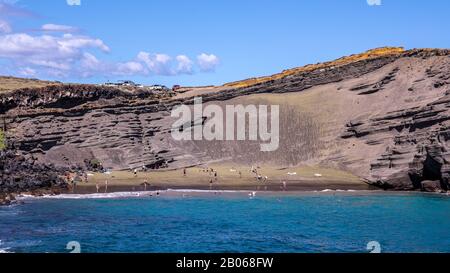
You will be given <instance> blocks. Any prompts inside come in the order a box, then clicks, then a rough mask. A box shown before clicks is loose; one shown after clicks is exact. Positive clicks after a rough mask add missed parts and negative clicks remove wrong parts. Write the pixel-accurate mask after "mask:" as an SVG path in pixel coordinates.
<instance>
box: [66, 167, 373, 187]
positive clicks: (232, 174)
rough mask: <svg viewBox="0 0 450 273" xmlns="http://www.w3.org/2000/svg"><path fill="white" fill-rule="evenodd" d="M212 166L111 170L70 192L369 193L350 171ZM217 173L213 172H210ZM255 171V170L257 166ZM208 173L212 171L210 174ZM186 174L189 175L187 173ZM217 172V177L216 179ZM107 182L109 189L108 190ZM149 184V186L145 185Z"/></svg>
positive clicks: (91, 178) (318, 168) (94, 174)
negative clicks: (168, 190)
mask: <svg viewBox="0 0 450 273" xmlns="http://www.w3.org/2000/svg"><path fill="white" fill-rule="evenodd" d="M251 168H252V166H233V165H226V164H221V165H210V166H207V168H206V166H205V167H192V168H186V169H175V170H165V171H147V172H142V171H138V172H137V173H136V174H135V173H134V171H111V172H106V173H89V174H88V182H87V183H86V182H82V183H78V184H77V185H76V187H71V189H70V190H69V192H70V193H74V194H89V193H96V192H97V186H98V188H99V189H98V192H99V193H104V192H105V191H106V192H129V191H154V190H167V189H196V190H251V191H314V190H326V189H330V190H370V189H372V188H371V187H370V186H369V185H367V184H366V183H365V182H364V181H362V180H361V179H359V178H358V177H355V176H353V175H351V174H349V173H347V172H343V171H338V170H334V169H327V168H321V167H311V166H303V167H293V168H274V167H268V166H261V167H260V168H258V169H257V172H258V176H260V179H259V180H258V179H257V178H256V177H257V175H256V174H255V173H254V172H251ZM211 169H212V170H214V172H212V171H211ZM255 169H256V167H255ZM207 170H209V171H207ZM184 172H186V174H185V173H184ZM215 173H217V176H215ZM106 181H108V182H107V184H108V188H107V189H106ZM146 183H147V185H146Z"/></svg>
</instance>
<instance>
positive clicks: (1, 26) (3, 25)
mask: <svg viewBox="0 0 450 273" xmlns="http://www.w3.org/2000/svg"><path fill="white" fill-rule="evenodd" d="M11 31H12V29H11V26H10V25H9V23H8V22H6V21H4V20H1V19H0V33H10V32H11Z"/></svg>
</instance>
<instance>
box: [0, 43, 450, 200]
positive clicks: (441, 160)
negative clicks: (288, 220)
mask: <svg viewBox="0 0 450 273" xmlns="http://www.w3.org/2000/svg"><path fill="white" fill-rule="evenodd" d="M449 54H450V53H449V51H447V50H410V51H401V50H398V49H392V50H382V53H381V52H380V53H377V54H374V53H371V54H366V55H363V57H359V56H357V58H356V57H354V58H353V59H352V58H350V59H346V60H345V61H337V62H330V63H327V64H326V65H317V66H316V67H313V68H311V69H298V70H292V71H295V72H293V73H287V74H286V75H284V76H280V77H278V76H277V77H273V78H270V77H266V78H264V79H263V80H257V81H246V82H244V83H233V84H230V85H227V86H224V87H218V88H211V89H210V90H209V91H208V92H203V91H202V93H201V96H202V97H203V101H204V102H206V103H214V104H218V105H221V106H224V105H226V104H241V103H243V104H253V103H257V104H259V103H263V104H279V105H280V108H281V119H280V123H281V124H280V129H281V131H280V134H281V136H280V137H281V139H280V141H281V142H280V149H279V151H278V152H275V153H273V154H267V153H262V152H260V151H259V145H258V143H256V144H255V143H254V144H251V143H239V142H232V143H230V142H204V141H197V142H196V141H184V142H178V141H174V140H173V139H172V137H171V134H170V130H171V126H172V124H173V121H174V119H173V118H171V117H170V111H171V109H172V108H173V107H175V106H177V105H179V104H181V103H184V104H192V103H193V97H194V96H195V95H199V93H198V92H197V90H195V88H194V89H192V90H191V91H188V92H187V93H185V94H183V96H175V97H172V96H171V95H170V94H154V93H152V92H124V91H121V90H116V89H111V88H105V87H99V86H91V85H60V86H49V87H44V88H40V89H39V88H38V89H36V88H34V89H25V90H17V91H12V92H9V93H6V94H0V112H1V113H2V117H1V118H2V119H1V120H0V121H1V122H2V125H3V126H4V127H5V129H6V130H7V135H8V136H9V141H10V143H11V144H12V146H13V147H14V148H15V149H16V150H17V151H18V153H20V154H24V155H31V156H33V158H36V161H37V162H40V163H46V164H53V165H54V166H56V167H59V168H73V169H74V168H87V167H88V165H89V164H88V163H89V162H91V161H92V160H99V161H100V162H102V164H103V165H104V167H106V168H111V169H116V170H122V169H130V168H137V167H142V166H146V167H147V168H154V169H156V168H177V167H183V166H192V165H196V164H201V163H207V162H210V161H220V160H228V161H230V160H231V161H236V162H239V163H248V164H252V163H270V164H275V165H277V166H280V167H283V166H291V165H299V164H325V165H329V166H332V167H335V168H339V169H344V170H347V171H350V172H352V173H354V174H356V175H358V176H360V177H362V178H364V179H366V180H367V181H368V183H371V184H374V185H377V186H380V187H382V188H385V189H395V190H410V189H426V190H432V191H435V190H436V191H439V190H446V189H448V188H450V187H449V186H450V185H449V180H448V177H449V175H450V173H449V170H450V167H449V165H448V163H447V162H448V161H447V140H448V139H449V137H450V135H449V134H448V132H449V130H448V128H449V127H448V124H450V123H448V119H449V117H450V115H449V111H448V107H449V105H450V89H449V88H448V84H449V83H450V80H449V78H450V77H449V76H448V75H450V74H449V72H450V58H449ZM290 71H291V70H290Z"/></svg>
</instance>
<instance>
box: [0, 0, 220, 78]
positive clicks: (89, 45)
mask: <svg viewBox="0 0 450 273" xmlns="http://www.w3.org/2000/svg"><path fill="white" fill-rule="evenodd" d="M15 2H16V1H14V0H0V61H1V62H2V64H4V67H8V70H13V69H14V71H13V73H16V74H17V75H21V76H26V77H35V76H36V75H39V76H52V77H69V76H70V77H93V76H111V75H116V76H119V75H124V76H138V75H139V76H154V75H159V76H161V75H163V76H176V75H181V74H194V73H195V72H196V70H197V71H213V70H214V69H215V68H216V66H217V65H218V64H219V59H218V58H217V57H216V56H215V55H213V54H205V53H203V54H201V55H199V56H197V62H196V63H194V62H193V61H192V60H191V59H190V58H189V57H188V56H187V55H183V54H180V55H176V56H175V57H172V56H170V55H168V54H164V53H157V54H152V53H148V52H146V51H141V52H139V54H137V56H136V57H135V58H134V59H132V60H124V61H111V62H109V61H105V60H102V58H99V57H98V56H99V52H103V53H109V52H110V48H109V47H108V46H107V45H106V44H105V43H104V42H103V41H102V40H100V39H97V38H93V37H89V36H84V35H79V34H78V33H77V32H78V31H79V29H78V28H77V27H74V26H69V25H62V24H50V23H49V24H44V25H42V26H41V27H40V28H38V29H34V30H32V31H30V32H26V33H15V32H13V29H12V27H11V25H10V23H9V22H10V19H12V18H14V17H33V16H34V14H33V13H31V12H29V11H27V10H25V9H23V8H18V7H16V6H15V5H14V3H15ZM69 2H70V3H71V4H76V2H77V1H68V4H69ZM36 30H38V31H39V32H36ZM5 61H6V62H5Z"/></svg>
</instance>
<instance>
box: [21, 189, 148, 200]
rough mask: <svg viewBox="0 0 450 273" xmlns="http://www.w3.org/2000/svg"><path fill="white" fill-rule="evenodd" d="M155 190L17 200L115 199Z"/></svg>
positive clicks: (27, 197)
mask: <svg viewBox="0 0 450 273" xmlns="http://www.w3.org/2000/svg"><path fill="white" fill-rule="evenodd" d="M154 194H156V192H149V191H146V192H112V193H92V194H59V195H44V196H32V195H20V196H18V197H17V199H18V200H30V199H116V198H125V197H128V198H129V197H145V196H152V195H154Z"/></svg>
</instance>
